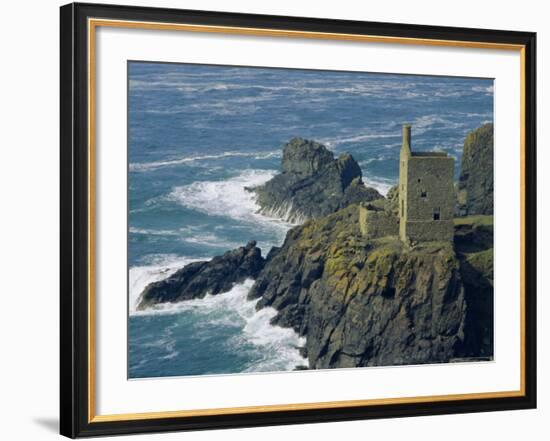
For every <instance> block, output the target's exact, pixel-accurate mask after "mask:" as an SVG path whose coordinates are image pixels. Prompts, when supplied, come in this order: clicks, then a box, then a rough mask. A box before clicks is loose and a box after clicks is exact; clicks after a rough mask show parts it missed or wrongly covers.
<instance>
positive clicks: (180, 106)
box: [121, 62, 493, 378]
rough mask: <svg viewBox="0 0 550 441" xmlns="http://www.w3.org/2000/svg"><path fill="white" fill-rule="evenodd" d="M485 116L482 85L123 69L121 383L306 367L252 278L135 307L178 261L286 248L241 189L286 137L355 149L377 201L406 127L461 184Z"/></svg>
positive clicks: (264, 172) (271, 162)
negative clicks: (125, 282)
mask: <svg viewBox="0 0 550 441" xmlns="http://www.w3.org/2000/svg"><path fill="white" fill-rule="evenodd" d="M492 121H493V81H492V80H490V79H472V78H451V77H432V76H413V75H388V74H372V73H356V72H327V71H312V70H309V71H308V70H291V69H268V68H241V67H223V66H206V65H189V64H167V63H142V62H131V63H129V64H128V124H129V127H128V138H129V142H128V158H129V164H128V178H129V179H128V182H129V190H128V196H129V217H128V219H129V225H128V228H129V244H128V267H129V289H128V291H129V292H128V293H127V294H128V298H129V324H128V337H129V348H128V351H129V354H128V360H129V377H130V378H143V377H163V376H177V375H203V374H229V373H241V372H262V371H282V370H292V369H294V368H295V367H296V366H307V360H306V359H304V358H303V357H302V356H301V355H300V352H299V350H298V348H299V347H300V346H302V345H303V344H304V343H305V340H304V338H303V337H300V336H298V335H297V334H296V333H295V332H294V331H292V330H291V329H284V328H280V327H276V326H272V325H271V324H270V319H271V318H272V317H273V316H274V315H275V313H276V311H275V310H273V309H272V308H265V309H262V310H260V311H256V309H255V304H256V301H249V300H247V298H246V295H247V292H248V290H249V289H250V287H251V286H252V283H253V281H251V280H247V281H245V282H244V283H242V284H239V285H237V286H235V287H234V288H233V289H232V290H231V291H230V292H228V293H224V294H220V295H217V296H211V295H207V296H206V297H205V298H204V299H199V300H190V301H186V302H180V303H176V304H170V305H162V306H160V307H157V308H153V309H149V310H145V311H136V304H137V302H138V301H139V295H140V294H141V292H142V291H143V289H144V288H145V287H146V286H147V285H148V284H149V283H151V282H153V281H157V280H161V279H163V278H165V277H168V276H169V275H170V274H172V273H173V272H174V271H176V270H177V269H178V268H181V267H182V266H184V265H186V264H187V263H190V262H193V261H197V260H204V259H210V258H212V257H213V256H216V255H220V254H222V253H224V252H225V251H227V250H230V249H233V248H236V247H238V246H242V245H244V244H245V243H246V242H247V241H249V240H251V239H254V240H256V241H257V242H258V246H259V247H260V248H261V249H262V254H263V255H264V256H265V255H266V254H267V252H268V251H269V250H270V249H271V247H273V246H277V245H280V244H281V243H282V241H283V240H284V237H285V234H286V231H287V230H288V229H289V228H290V227H291V226H292V225H290V224H289V223H287V222H283V221H281V220H279V219H274V218H269V217H265V216H262V215H260V214H258V213H257V210H258V206H257V205H256V203H255V200H254V196H253V194H252V193H250V192H247V191H246V190H245V187H251V186H255V185H259V184H262V183H264V182H266V181H267V180H269V179H270V178H271V177H273V176H274V175H275V174H276V173H278V172H279V171H280V168H281V167H280V162H281V156H282V146H283V144H284V143H285V142H287V141H289V140H290V139H291V138H293V137H296V136H300V137H303V138H309V139H314V140H317V141H319V142H322V143H323V144H325V145H326V146H327V147H328V148H329V149H331V150H332V151H333V152H334V154H335V156H337V155H339V154H340V153H343V152H348V153H351V154H352V155H353V157H354V158H355V159H356V160H357V161H358V163H359V165H360V166H361V169H362V172H363V180H364V181H365V182H366V183H367V185H370V186H373V187H375V188H377V189H378V190H379V191H380V192H381V193H383V194H385V193H386V192H387V190H388V189H389V188H390V187H391V186H392V185H394V184H395V183H396V182H397V178H398V171H399V163H398V158H399V149H400V146H401V126H402V124H403V123H410V124H412V147H413V150H443V151H446V152H448V153H449V154H450V155H452V156H453V157H454V158H455V159H456V161H455V167H456V170H455V172H456V173H455V174H456V176H458V170H459V167H460V159H461V154H462V148H463V143H464V138H465V136H466V134H467V133H468V131H470V130H473V129H475V128H477V127H479V126H480V125H481V124H483V123H485V122H492ZM125 294H126V293H121V295H125Z"/></svg>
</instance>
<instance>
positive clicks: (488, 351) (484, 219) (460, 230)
mask: <svg viewBox="0 0 550 441" xmlns="http://www.w3.org/2000/svg"><path fill="white" fill-rule="evenodd" d="M454 245H455V250H456V253H457V256H458V259H459V261H460V275H461V277H462V280H463V283H464V290H465V298H466V305H467V309H466V316H465V335H464V349H463V356H464V357H466V358H479V357H481V358H491V357H492V356H493V324H494V317H493V306H494V289H493V217H492V216H469V217H465V218H460V219H456V220H455V238H454Z"/></svg>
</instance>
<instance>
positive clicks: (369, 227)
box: [359, 205, 399, 238]
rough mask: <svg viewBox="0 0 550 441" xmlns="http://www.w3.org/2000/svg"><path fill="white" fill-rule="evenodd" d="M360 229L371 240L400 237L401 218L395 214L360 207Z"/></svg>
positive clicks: (363, 206)
mask: <svg viewBox="0 0 550 441" xmlns="http://www.w3.org/2000/svg"><path fill="white" fill-rule="evenodd" d="M359 228H360V229H361V233H362V234H363V236H368V237H371V238H377V237H384V236H397V235H399V218H398V217H397V216H395V215H394V214H393V213H391V212H389V211H386V210H380V209H373V208H371V207H369V206H368V205H367V206H365V205H360V206H359Z"/></svg>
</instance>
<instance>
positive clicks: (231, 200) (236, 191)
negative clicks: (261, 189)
mask: <svg viewBox="0 0 550 441" xmlns="http://www.w3.org/2000/svg"><path fill="white" fill-rule="evenodd" d="M276 173H277V172H276V171H275V170H252V169H250V170H245V171H243V172H242V173H240V174H239V175H237V176H235V177H233V178H230V179H226V180H221V181H198V182H193V183H192V184H189V185H185V186H182V187H175V188H174V189H172V192H171V193H170V195H169V196H168V198H170V199H172V200H174V201H176V202H179V203H181V204H182V205H184V206H186V207H188V208H192V209H194V210H197V211H201V212H203V213H207V214H209V215H214V216H226V217H230V218H233V219H237V220H240V221H245V222H250V221H254V222H255V223H256V224H259V225H263V226H269V227H271V228H275V229H277V230H278V231H279V232H280V233H281V239H282V237H283V236H284V234H285V233H286V231H287V230H288V229H289V228H291V227H292V226H293V224H290V223H288V222H285V221H282V220H280V219H277V218H275V217H270V216H265V215H263V214H260V213H259V209H260V207H259V206H258V205H257V204H256V195H255V194H254V193H253V192H250V191H247V190H246V189H245V188H246V187H248V188H250V187H255V186H258V185H261V184H264V183H265V182H267V181H268V180H270V179H271V178H272V177H273V176H275V174H276Z"/></svg>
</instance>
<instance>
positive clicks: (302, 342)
mask: <svg viewBox="0 0 550 441" xmlns="http://www.w3.org/2000/svg"><path fill="white" fill-rule="evenodd" d="M60 37H61V78H60V81H61V97H60V99H61V245H60V246H61V433H62V434H63V435H65V436H68V437H80V436H93V435H115V434H125V433H142V432H161V431H173V430H195V429H208V428H212V429H213V428H229V427H250V426H261V425H276V424H292V423H309V422H320V421H343V420H353V419H367V418H382V417H384V418H389V417H399V416H414V415H430V414H443V413H463V412H479V411H496V410H509V409H527V408H533V407H535V406H536V353H535V348H536V335H535V330H536V323H535V319H536V314H535V311H536V309H535V308H536V276H535V271H536V243H537V242H536V225H535V222H536V206H535V201H536V197H535V195H536V175H535V172H536V163H535V139H536V138H535V129H536V127H535V121H536V117H535V96H536V94H535V71H536V69H535V53H536V49H535V44H536V36H535V34H534V33H528V32H511V31H503V30H481V29H462V28H460V29H459V28H446V27H438V26H419V25H409V24H389V23H374V22H357V21H340V20H327V19H311V18H298V17H277V16H262V15H246V14H233V13H220V12H205V11H189V10H187V11H185V10H172V9H159V8H140V7H127V6H114V5H113V6H109V5H91V4H69V5H66V6H63V7H62V8H61V34H60Z"/></svg>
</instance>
